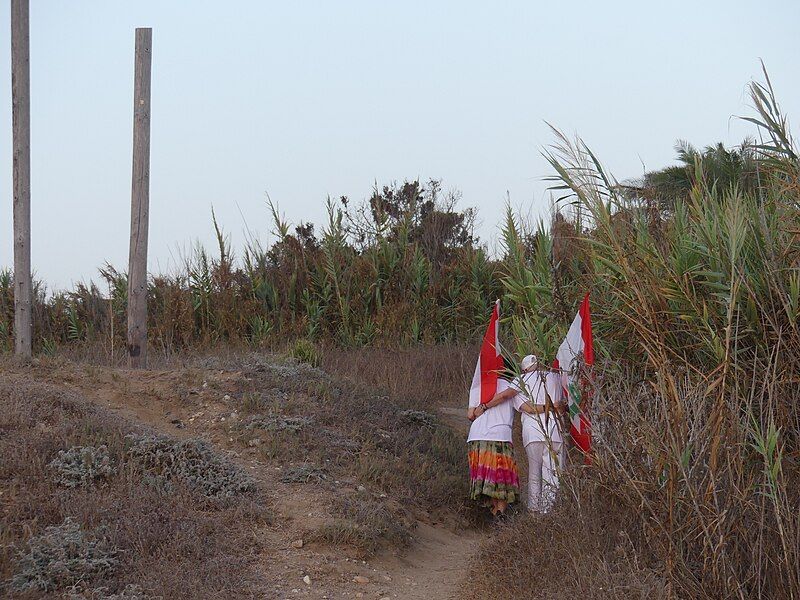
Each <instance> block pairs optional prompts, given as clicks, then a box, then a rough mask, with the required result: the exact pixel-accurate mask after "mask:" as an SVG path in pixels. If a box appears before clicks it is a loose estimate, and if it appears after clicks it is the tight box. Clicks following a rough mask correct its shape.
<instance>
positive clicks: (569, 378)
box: [553, 293, 594, 464]
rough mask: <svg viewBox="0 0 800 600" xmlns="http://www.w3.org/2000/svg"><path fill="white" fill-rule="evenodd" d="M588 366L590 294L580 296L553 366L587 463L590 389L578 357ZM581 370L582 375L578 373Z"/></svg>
mask: <svg viewBox="0 0 800 600" xmlns="http://www.w3.org/2000/svg"><path fill="white" fill-rule="evenodd" d="M581 357H582V358H583V363H584V364H585V365H587V366H589V365H593V364H594V342H593V340H592V316H591V313H590V311H589V294H588V293H587V294H586V296H584V298H583V302H581V306H580V309H579V310H578V314H577V315H575V320H574V321H572V325H570V327H569V331H567V337H565V338H564V341H563V342H562V343H561V346H559V348H558V353H557V354H556V360H555V361H553V366H554V367H555V368H556V369H559V368H560V369H564V371H567V372H564V373H562V374H561V387H562V393H563V394H565V395H566V396H567V408H568V410H569V419H570V428H569V432H570V434H571V435H572V439H573V441H574V442H575V445H576V446H578V448H580V449H581V451H582V452H583V453H584V462H585V463H586V464H590V459H589V451H590V450H591V447H592V428H591V423H590V422H589V414H588V411H589V402H590V399H591V393H590V389H589V386H587V385H584V384H585V383H586V381H584V380H582V379H581V377H582V376H583V377H585V372H582V370H580V369H579V367H580V363H579V361H580V359H581ZM581 372H582V373H583V375H581Z"/></svg>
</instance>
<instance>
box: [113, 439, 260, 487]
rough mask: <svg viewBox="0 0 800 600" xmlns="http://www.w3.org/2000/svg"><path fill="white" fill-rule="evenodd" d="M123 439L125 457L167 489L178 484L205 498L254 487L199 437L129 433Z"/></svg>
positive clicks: (249, 478)
mask: <svg viewBox="0 0 800 600" xmlns="http://www.w3.org/2000/svg"><path fill="white" fill-rule="evenodd" d="M126 439H127V441H128V443H129V446H128V449H127V452H126V459H127V460H129V461H131V462H132V463H133V464H134V465H135V466H136V467H137V468H138V469H140V470H141V471H142V473H143V475H144V476H145V477H146V478H149V479H150V480H152V481H155V482H156V483H157V485H158V486H159V487H160V488H162V489H165V490H167V491H171V490H172V489H173V486H174V485H175V484H180V485H185V486H187V487H188V488H190V489H192V490H195V491H198V492H199V493H201V494H202V495H203V496H205V497H206V498H212V499H221V498H230V497H232V496H235V495H237V494H242V493H247V492H252V491H254V490H255V481H254V480H253V478H252V477H250V476H249V475H248V474H246V473H245V472H243V471H242V470H241V469H239V468H238V467H237V466H236V465H234V464H233V463H231V462H229V461H227V460H225V459H224V458H222V457H220V456H219V455H218V454H216V453H215V452H214V451H213V450H212V448H211V446H210V445H209V444H208V443H207V442H204V441H202V440H180V441H175V440H171V439H169V438H165V437H160V436H154V435H129V436H127V438H126Z"/></svg>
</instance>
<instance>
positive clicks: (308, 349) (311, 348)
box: [289, 338, 320, 367]
mask: <svg viewBox="0 0 800 600" xmlns="http://www.w3.org/2000/svg"><path fill="white" fill-rule="evenodd" d="M289 354H290V355H291V357H292V358H294V359H295V360H298V361H300V362H301V363H305V364H308V365H311V366H312V367H318V366H319V363H320V357H319V352H318V351H317V347H316V346H315V345H314V342H312V341H311V340H308V339H305V338H301V339H299V340H297V341H296V342H295V343H294V344H292V347H291V348H290V350H289Z"/></svg>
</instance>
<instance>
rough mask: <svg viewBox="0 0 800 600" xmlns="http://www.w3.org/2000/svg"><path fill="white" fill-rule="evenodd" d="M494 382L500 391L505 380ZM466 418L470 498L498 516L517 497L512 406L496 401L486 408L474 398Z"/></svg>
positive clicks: (517, 477) (517, 476)
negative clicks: (469, 423)
mask: <svg viewBox="0 0 800 600" xmlns="http://www.w3.org/2000/svg"><path fill="white" fill-rule="evenodd" d="M497 383H498V388H497V389H501V385H502V383H504V380H502V379H501V380H499V381H498V382H497ZM502 389H505V387H502ZM495 397H496V396H495ZM467 418H468V419H469V420H470V421H472V426H471V427H470V428H469V437H468V438H467V446H468V449H469V470H470V498H471V499H472V500H476V501H479V502H481V503H483V504H484V505H485V506H487V507H489V508H491V511H492V515H494V516H497V515H501V514H503V513H504V512H505V511H506V509H507V508H508V505H509V504H513V503H514V502H516V501H517V498H519V473H518V472H517V463H516V461H515V460H514V445H513V442H512V436H511V427H512V425H513V424H514V407H513V406H512V404H511V402H508V401H506V402H503V401H499V400H498V401H497V402H495V403H494V404H493V405H492V406H491V407H489V406H488V405H486V404H480V402H479V401H478V399H477V398H475V399H471V400H470V405H469V408H468V410H467Z"/></svg>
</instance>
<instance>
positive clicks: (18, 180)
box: [11, 0, 33, 360]
mask: <svg viewBox="0 0 800 600" xmlns="http://www.w3.org/2000/svg"><path fill="white" fill-rule="evenodd" d="M28 9H29V6H28V0H11V115H12V116H11V120H12V129H13V137H14V142H13V146H14V149H13V153H14V337H15V340H14V353H15V354H16V356H17V357H19V358H21V359H23V360H27V359H29V358H30V357H31V337H32V336H31V329H32V307H33V306H32V305H33V290H32V282H31V77H30V41H29V25H28V14H29V10H28Z"/></svg>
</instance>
